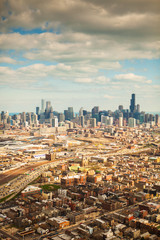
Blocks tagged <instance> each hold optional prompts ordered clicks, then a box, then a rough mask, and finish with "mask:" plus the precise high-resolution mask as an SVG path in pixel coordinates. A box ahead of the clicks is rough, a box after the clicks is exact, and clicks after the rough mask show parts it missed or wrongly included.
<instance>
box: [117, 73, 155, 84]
mask: <svg viewBox="0 0 160 240" xmlns="http://www.w3.org/2000/svg"><path fill="white" fill-rule="evenodd" d="M114 79H116V80H121V81H128V82H129V81H133V82H140V83H148V84H150V83H152V80H147V79H146V77H145V76H139V75H135V74H134V73H126V74H117V75H115V77H114Z"/></svg>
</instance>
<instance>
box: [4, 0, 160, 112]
mask: <svg viewBox="0 0 160 240" xmlns="http://www.w3.org/2000/svg"><path fill="white" fill-rule="evenodd" d="M0 9H1V20H0V111H2V110H4V111H7V110H8V111H9V112H22V111H35V107H36V106H40V101H41V99H42V98H44V99H46V100H50V101H51V102H52V105H53V109H54V110H57V111H63V110H64V109H66V108H67V107H68V106H73V107H74V109H75V111H78V110H79V109H80V107H84V108H85V109H88V110H90V109H91V108H92V107H93V106H95V105H99V106H100V109H101V110H103V109H106V110H107V109H110V110H116V109H117V108H118V105H120V104H122V105H124V108H128V107H129V103H130V97H131V94H132V93H135V94H136V103H139V104H140V105H141V110H144V111H148V112H151V111H153V112H160V101H159V99H160V29H159V20H160V15H159V12H160V11H159V10H160V3H159V1H158V0H152V1H150V0H130V1H128V0H121V1H119V0H115V1H114V4H113V1H111V0H108V1H105V0H96V1H95V0H87V1H86V0H61V1H56V0H45V1H43V0H39V1H36V0H27V1H25V0H7V1H6V0H3V1H1V3H0Z"/></svg>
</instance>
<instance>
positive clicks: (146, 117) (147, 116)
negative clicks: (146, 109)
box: [144, 113, 149, 123]
mask: <svg viewBox="0 0 160 240" xmlns="http://www.w3.org/2000/svg"><path fill="white" fill-rule="evenodd" d="M144 121H145V123H147V122H149V114H148V113H146V114H145V116H144Z"/></svg>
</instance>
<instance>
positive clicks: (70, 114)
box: [68, 107, 74, 120]
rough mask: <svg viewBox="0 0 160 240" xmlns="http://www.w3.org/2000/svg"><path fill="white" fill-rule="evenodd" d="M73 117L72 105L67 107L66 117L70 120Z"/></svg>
mask: <svg viewBox="0 0 160 240" xmlns="http://www.w3.org/2000/svg"><path fill="white" fill-rule="evenodd" d="M73 117H74V112H73V107H68V118H69V120H72V119H73Z"/></svg>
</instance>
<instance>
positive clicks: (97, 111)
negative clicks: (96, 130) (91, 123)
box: [92, 106, 99, 116]
mask: <svg viewBox="0 0 160 240" xmlns="http://www.w3.org/2000/svg"><path fill="white" fill-rule="evenodd" d="M98 113H99V107H98V106H96V107H94V108H92V116H93V115H95V114H98Z"/></svg>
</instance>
